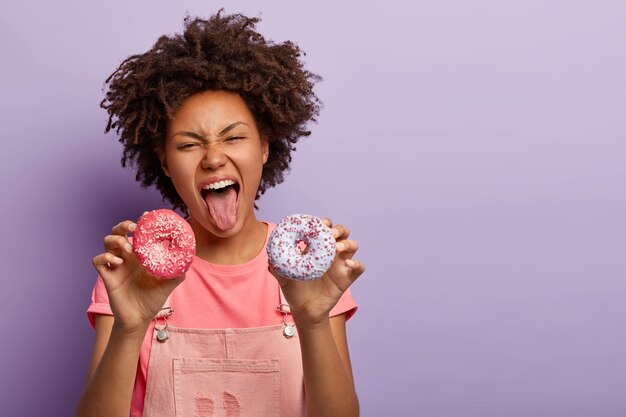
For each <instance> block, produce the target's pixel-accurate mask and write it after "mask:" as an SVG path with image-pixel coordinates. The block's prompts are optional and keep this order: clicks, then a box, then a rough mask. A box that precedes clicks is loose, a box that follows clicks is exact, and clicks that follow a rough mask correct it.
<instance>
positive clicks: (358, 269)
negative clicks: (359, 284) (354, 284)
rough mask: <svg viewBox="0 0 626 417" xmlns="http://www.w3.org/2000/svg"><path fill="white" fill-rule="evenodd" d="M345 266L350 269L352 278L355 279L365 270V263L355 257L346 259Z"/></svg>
mask: <svg viewBox="0 0 626 417" xmlns="http://www.w3.org/2000/svg"><path fill="white" fill-rule="evenodd" d="M345 263H346V266H347V267H348V268H350V269H351V270H352V276H353V278H352V280H353V281H354V280H355V279H357V278H358V277H359V276H360V275H361V274H362V273H363V272H365V265H363V263H362V262H361V261H358V260H356V259H346V262H345Z"/></svg>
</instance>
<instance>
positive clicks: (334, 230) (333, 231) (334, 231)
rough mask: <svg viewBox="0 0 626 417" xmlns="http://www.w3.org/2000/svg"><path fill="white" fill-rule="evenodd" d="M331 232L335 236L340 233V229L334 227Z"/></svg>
mask: <svg viewBox="0 0 626 417" xmlns="http://www.w3.org/2000/svg"><path fill="white" fill-rule="evenodd" d="M330 232H331V233H332V234H333V236H337V235H338V234H339V230H337V229H335V228H334V227H333V228H332V229H330Z"/></svg>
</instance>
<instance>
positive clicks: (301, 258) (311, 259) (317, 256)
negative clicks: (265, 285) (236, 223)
mask: <svg viewBox="0 0 626 417" xmlns="http://www.w3.org/2000/svg"><path fill="white" fill-rule="evenodd" d="M301 242H302V243H304V244H305V245H306V250H305V251H304V252H303V251H302V249H301V248H300V246H299V245H298V244H299V243H301ZM267 255H268V257H269V264H270V265H271V266H272V268H274V269H275V270H276V271H277V272H278V273H279V274H280V275H282V276H284V277H286V278H291V279H296V280H305V281H307V280H314V279H319V278H321V277H322V275H324V272H326V271H327V270H328V268H330V265H331V264H332V263H333V260H334V259H335V238H334V237H333V235H332V234H331V233H330V229H329V228H328V226H326V225H325V224H324V222H323V221H322V219H320V218H319V217H314V216H309V215H308V214H294V215H292V216H288V217H285V218H284V219H283V220H281V222H280V223H278V225H277V226H276V228H275V229H274V230H273V231H272V234H271V235H270V238H269V242H268V244H267Z"/></svg>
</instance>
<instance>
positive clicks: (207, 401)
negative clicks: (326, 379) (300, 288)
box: [143, 292, 306, 417]
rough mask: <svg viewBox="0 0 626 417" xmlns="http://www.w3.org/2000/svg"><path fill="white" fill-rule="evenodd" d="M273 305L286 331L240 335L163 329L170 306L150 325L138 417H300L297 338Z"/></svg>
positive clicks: (235, 331) (301, 389) (272, 328)
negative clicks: (150, 332) (149, 339)
mask: <svg viewBox="0 0 626 417" xmlns="http://www.w3.org/2000/svg"><path fill="white" fill-rule="evenodd" d="M277 298H278V300H279V303H280V304H279V305H278V306H277V308H278V309H279V310H280V311H281V312H282V313H284V314H285V323H284V324H279V325H276V326H265V327H251V328H242V329H185V328H177V327H171V326H168V325H167V321H166V320H167V319H166V317H168V316H170V315H171V314H173V310H175V306H169V299H168V301H167V302H166V303H165V306H164V308H163V310H161V313H160V314H159V315H158V316H157V317H156V318H155V320H156V321H157V325H155V329H154V331H153V336H152V348H151V350H150V360H149V363H148V374H147V385H146V397H145V401H144V410H143V416H144V417H174V416H176V417H274V416H276V417H278V416H283V417H297V416H306V404H305V398H304V377H303V374H302V357H301V353H300V343H299V339H298V334H297V331H296V329H295V326H294V325H293V323H288V322H287V320H286V317H287V314H288V313H289V307H288V305H287V304H286V302H285V300H284V297H283V295H282V292H281V293H280V297H277ZM170 307H172V308H170ZM163 330H164V331H163ZM291 335H293V336H291Z"/></svg>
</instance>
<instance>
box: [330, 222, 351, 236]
mask: <svg viewBox="0 0 626 417" xmlns="http://www.w3.org/2000/svg"><path fill="white" fill-rule="evenodd" d="M330 232H331V233H332V234H333V236H334V237H335V239H337V240H339V239H347V238H348V236H349V235H350V229H348V228H347V227H346V226H344V225H343V224H336V225H334V226H333V227H332V229H330Z"/></svg>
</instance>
